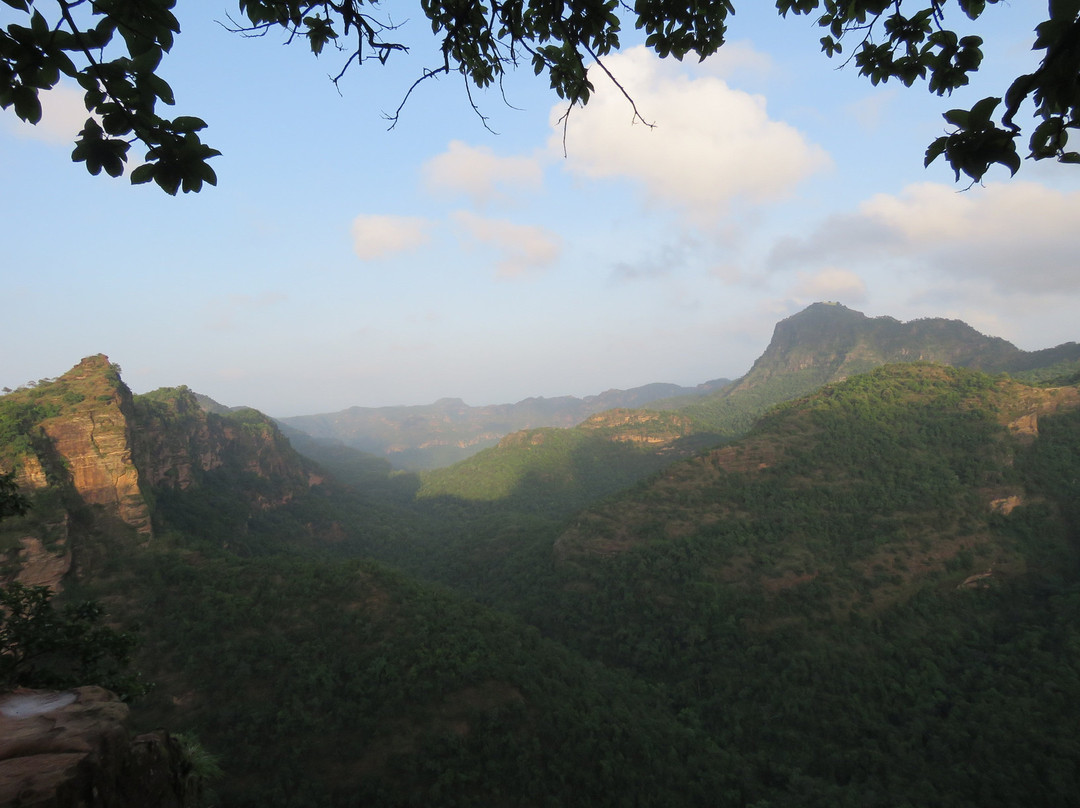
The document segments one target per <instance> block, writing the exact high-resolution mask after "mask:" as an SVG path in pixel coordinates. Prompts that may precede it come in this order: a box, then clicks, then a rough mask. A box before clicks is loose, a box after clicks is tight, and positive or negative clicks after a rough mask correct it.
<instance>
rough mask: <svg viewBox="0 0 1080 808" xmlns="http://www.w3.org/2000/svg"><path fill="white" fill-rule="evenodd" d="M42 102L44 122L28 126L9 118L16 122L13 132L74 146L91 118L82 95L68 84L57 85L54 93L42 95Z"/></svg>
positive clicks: (42, 120) (52, 90)
mask: <svg viewBox="0 0 1080 808" xmlns="http://www.w3.org/2000/svg"><path fill="white" fill-rule="evenodd" d="M38 100H40V101H41V120H40V121H39V122H38V123H37V125H32V124H28V123H24V122H23V121H20V120H18V119H17V118H15V117H14V116H13V115H12V116H6V117H8V119H9V120H12V121H14V123H13V124H12V126H11V131H12V132H14V133H15V134H17V135H19V136H21V137H26V138H29V139H31V140H41V141H44V142H46V143H55V144H59V145H63V146H70V145H71V143H72V142H73V141H74V140H75V138H77V137H78V136H79V132H81V131H82V128H83V126H84V125H85V124H86V119H87V118H88V117H90V113H88V112H87V111H86V106H85V105H84V103H83V93H82V91H81V90H78V89H76V88H75V87H72V86H70V85H67V84H57V85H56V86H55V87H53V88H52V89H51V90H48V91H44V92H39V93H38Z"/></svg>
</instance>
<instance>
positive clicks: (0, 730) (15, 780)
mask: <svg viewBox="0 0 1080 808" xmlns="http://www.w3.org/2000/svg"><path fill="white" fill-rule="evenodd" d="M127 718H128V708H127V705H125V704H123V703H122V702H121V701H120V700H119V699H117V698H116V696H114V695H113V694H112V693H110V692H109V691H107V690H104V689H103V688H100V687H81V688H76V689H75V690H69V691H64V692H52V691H34V690H17V691H14V692H12V693H9V694H6V695H3V696H0V808H8V806H10V807H11V808H30V807H31V806H33V808H98V807H99V806H100V807H101V808H104V807H105V806H109V808H129V806H130V808H135V806H139V807H140V808H142V807H143V806H160V807H161V808H183V806H185V805H186V804H187V802H186V801H185V791H186V788H185V785H186V784H185V779H184V774H185V772H184V768H185V764H184V761H183V755H182V753H181V751H180V747H179V744H177V742H176V741H175V740H174V739H173V738H171V737H170V736H169V735H168V733H166V732H164V731H158V732H152V733H148V734H145V735H140V736H138V737H132V735H131V732H130V731H129V729H128V726H127Z"/></svg>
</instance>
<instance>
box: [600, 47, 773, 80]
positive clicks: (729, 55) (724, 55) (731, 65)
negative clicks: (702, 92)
mask: <svg viewBox="0 0 1080 808" xmlns="http://www.w3.org/2000/svg"><path fill="white" fill-rule="evenodd" d="M605 63H606V60H605ZM773 67H774V65H773V60H772V57H771V56H769V54H767V53H762V52H761V51H759V50H756V49H755V48H754V46H753V45H752V44H751V43H750V42H749V41H747V40H745V39H740V40H735V41H734V42H725V43H724V47H722V48H720V50H718V51H717V52H716V53H714V54H713V55H712V56H710V57H709V58H708V59H706V60H705V61H704V62H702V63H701V64H700V66H699V67H698V71H699V72H701V73H707V74H709V75H713V76H721V77H723V78H730V77H732V76H737V75H757V76H765V75H768V74H769V73H772V72H773Z"/></svg>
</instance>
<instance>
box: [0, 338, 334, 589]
mask: <svg viewBox="0 0 1080 808" xmlns="http://www.w3.org/2000/svg"><path fill="white" fill-rule="evenodd" d="M9 471H14V472H15V475H16V481H17V483H18V485H19V487H20V488H21V489H22V491H23V492H24V493H25V494H26V495H27V496H28V497H29V499H30V502H31V506H32V507H31V510H30V513H29V514H28V515H27V516H25V517H18V518H11V519H7V520H5V521H4V523H3V524H2V525H0V561H2V560H3V559H4V558H6V564H4V565H3V566H2V567H0V580H2V579H3V577H5V576H6V577H18V579H19V580H21V581H23V582H24V583H34V584H44V585H47V586H50V587H52V588H54V589H58V588H60V586H61V582H62V579H63V577H64V575H66V574H67V572H68V571H69V569H70V568H71V566H72V564H73V555H72V553H73V551H75V561H74V563H76V564H77V559H78V548H79V546H80V545H81V544H82V543H84V540H86V539H87V538H88V537H91V536H101V535H107V536H112V537H126V538H127V539H128V540H134V541H135V542H136V543H143V542H146V541H149V540H151V539H152V538H153V536H154V530H155V526H158V527H160V526H161V525H162V518H163V517H162V510H163V509H162V508H159V507H158V505H159V504H160V502H159V501H160V500H161V498H162V497H163V496H165V495H166V494H170V495H171V496H172V497H173V500H175V496H176V495H181V494H182V493H183V492H190V491H193V490H197V489H199V487H200V486H202V485H203V484H204V483H206V482H207V481H208V480H209V477H210V476H213V475H217V479H215V484H216V483H219V482H220V478H221V476H222V475H225V476H227V477H228V479H229V482H230V487H229V488H228V495H229V497H230V498H231V500H232V501H233V502H234V503H236V507H237V508H238V509H243V508H246V509H252V508H253V509H257V510H266V509H269V508H273V507H276V506H278V505H281V504H283V503H285V502H288V501H289V500H291V499H292V498H293V497H294V496H296V495H297V494H298V493H300V492H302V491H305V490H307V488H308V487H309V486H311V485H313V484H316V483H318V482H319V481H320V480H319V478H318V477H317V476H316V475H315V474H314V473H313V471H312V470H311V469H310V466H309V464H307V463H306V462H305V461H304V460H303V459H302V458H301V457H300V456H299V455H298V454H297V453H296V452H295V451H293V450H292V448H291V447H290V446H289V443H288V441H287V440H286V439H285V438H284V437H283V436H282V435H281V433H280V432H279V431H278V429H277V427H276V426H275V425H274V424H273V422H272V421H271V420H270V419H269V418H267V417H266V416H264V415H262V413H259V412H257V411H255V410H242V411H238V412H229V413H226V414H224V415H222V414H217V413H210V412H207V411H206V410H205V409H203V408H202V407H201V406H200V404H199V401H198V399H197V397H196V396H195V394H194V393H192V392H191V391H190V390H188V389H187V388H176V389H166V390H159V391H155V392H154V393H150V394H147V395H141V396H133V395H132V393H131V391H130V390H129V389H128V388H127V386H126V385H125V384H124V383H123V381H122V380H121V378H120V375H119V368H118V367H117V366H115V365H113V364H112V363H110V362H109V359H108V357H106V356H103V355H100V354H99V355H97V356H92V357H88V358H86V359H84V360H82V361H81V362H80V363H79V364H78V365H76V366H75V367H74V368H73V369H72V370H70V371H68V372H67V373H65V374H64V375H62V376H60V377H58V378H56V379H46V380H42V381H41V382H39V383H37V384H36V385H34V386H31V387H28V388H24V389H20V390H17V391H15V392H13V393H9V394H8V395H6V396H3V397H0V472H9Z"/></svg>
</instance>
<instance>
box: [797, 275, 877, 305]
mask: <svg viewBox="0 0 1080 808" xmlns="http://www.w3.org/2000/svg"><path fill="white" fill-rule="evenodd" d="M798 278H799V279H798V282H797V283H796V284H795V286H794V287H792V289H791V295H792V296H793V297H794V298H796V299H797V300H798V301H799V302H800V303H802V304H804V305H805V304H808V303H813V302H815V301H819V300H838V301H840V302H842V303H845V304H857V303H862V302H863V301H865V300H866V282H865V281H864V280H863V279H862V278H860V277H859V276H858V275H857V274H855V273H854V272H851V271H850V270H847V269H840V268H839V267H827V268H825V269H822V270H820V271H818V272H813V273H811V272H800V273H799V274H798Z"/></svg>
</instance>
